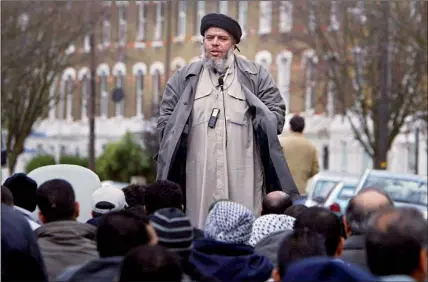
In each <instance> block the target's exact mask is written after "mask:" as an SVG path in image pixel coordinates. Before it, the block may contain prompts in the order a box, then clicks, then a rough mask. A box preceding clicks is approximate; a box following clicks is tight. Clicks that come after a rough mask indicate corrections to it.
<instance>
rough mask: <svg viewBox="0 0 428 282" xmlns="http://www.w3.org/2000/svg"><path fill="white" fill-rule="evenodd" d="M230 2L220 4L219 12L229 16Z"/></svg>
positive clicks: (220, 2)
mask: <svg viewBox="0 0 428 282" xmlns="http://www.w3.org/2000/svg"><path fill="white" fill-rule="evenodd" d="M227 8H228V1H219V2H218V12H219V13H220V14H225V15H227Z"/></svg>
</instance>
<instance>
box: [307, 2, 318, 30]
mask: <svg viewBox="0 0 428 282" xmlns="http://www.w3.org/2000/svg"><path fill="white" fill-rule="evenodd" d="M315 10H316V0H309V3H308V11H309V12H308V30H309V32H312V33H313V32H315V29H316V27H317V22H316V21H317V18H316V11H315Z"/></svg>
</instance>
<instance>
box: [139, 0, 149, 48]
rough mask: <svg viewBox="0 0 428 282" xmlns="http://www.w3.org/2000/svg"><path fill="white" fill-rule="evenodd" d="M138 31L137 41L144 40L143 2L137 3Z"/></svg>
mask: <svg viewBox="0 0 428 282" xmlns="http://www.w3.org/2000/svg"><path fill="white" fill-rule="evenodd" d="M137 5H138V30H137V41H144V40H145V39H146V23H147V9H146V8H147V7H146V4H145V1H138V2H137Z"/></svg>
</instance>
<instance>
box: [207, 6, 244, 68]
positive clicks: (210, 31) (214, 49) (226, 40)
mask: <svg viewBox="0 0 428 282" xmlns="http://www.w3.org/2000/svg"><path fill="white" fill-rule="evenodd" d="M201 35H202V36H203V37H204V39H203V46H202V58H203V61H204V64H205V65H206V66H207V67H209V68H210V69H212V70H214V71H217V72H220V73H224V72H225V71H226V69H227V68H228V67H229V65H230V62H231V59H232V58H233V51H234V49H235V46H236V44H238V43H239V42H240V40H241V36H242V30H241V27H240V26H239V24H238V22H237V21H235V20H234V19H232V18H230V17H228V16H226V15H223V14H216V13H211V14H207V15H205V16H204V17H203V18H202V21H201Z"/></svg>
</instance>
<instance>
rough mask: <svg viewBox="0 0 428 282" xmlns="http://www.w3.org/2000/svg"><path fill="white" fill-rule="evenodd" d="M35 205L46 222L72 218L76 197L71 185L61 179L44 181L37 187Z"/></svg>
mask: <svg viewBox="0 0 428 282" xmlns="http://www.w3.org/2000/svg"><path fill="white" fill-rule="evenodd" d="M36 195H37V205H38V206H39V209H40V212H41V213H42V214H43V216H44V217H45V219H46V221H47V222H52V221H59V220H70V219H73V217H74V215H75V212H76V207H75V203H76V197H75V195H74V190H73V187H72V186H71V184H70V183H68V182H67V181H65V180H63V179H53V180H49V181H46V182H45V183H43V184H42V185H40V187H39V189H37V193H36Z"/></svg>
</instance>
